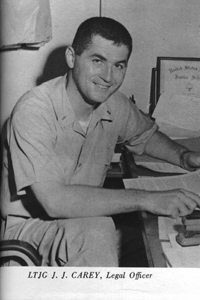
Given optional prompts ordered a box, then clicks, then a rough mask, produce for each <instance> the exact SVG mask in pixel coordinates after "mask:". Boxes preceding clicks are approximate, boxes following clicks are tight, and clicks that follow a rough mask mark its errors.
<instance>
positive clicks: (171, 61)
mask: <svg viewBox="0 0 200 300" xmlns="http://www.w3.org/2000/svg"><path fill="white" fill-rule="evenodd" d="M156 83H157V84H156V85H157V87H156V89H157V92H156V100H155V102H156V103H155V104H156V105H155V109H154V111H153V114H152V116H153V118H155V119H156V122H157V124H158V125H159V127H160V130H161V131H163V132H164V133H166V134H167V135H169V136H170V137H171V138H172V137H174V138H189V137H199V136H200V117H199V116H200V58H183V57H175V58H174V57H158V58H157V79H156Z"/></svg>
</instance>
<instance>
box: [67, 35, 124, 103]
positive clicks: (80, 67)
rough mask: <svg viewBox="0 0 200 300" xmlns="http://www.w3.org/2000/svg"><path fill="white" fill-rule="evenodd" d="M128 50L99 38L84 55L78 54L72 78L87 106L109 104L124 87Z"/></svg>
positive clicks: (94, 39) (95, 37)
mask: <svg viewBox="0 0 200 300" xmlns="http://www.w3.org/2000/svg"><path fill="white" fill-rule="evenodd" d="M128 54H129V51H128V47H127V46H125V45H121V46H116V45H114V44H113V42H112V41H109V40H106V39H104V38H103V37H101V36H99V35H96V36H94V37H93V39H92V42H91V44H90V45H89V47H88V48H87V49H85V50H84V52H83V53H82V54H81V55H80V56H78V55H75V62H74V67H73V69H72V78H73V80H74V83H75V86H76V89H77V91H78V93H79V95H81V97H82V98H83V99H84V101H86V102H87V103H89V104H91V105H95V104H97V103H102V102H104V101H106V100H107V99H108V98H109V97H110V96H111V95H112V94H113V93H114V92H115V91H116V90H118V89H119V87H120V86H121V84H122V82H123V80H124V77H125V74H126V69H127V64H128Z"/></svg>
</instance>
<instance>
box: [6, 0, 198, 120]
mask: <svg viewBox="0 0 200 300" xmlns="http://www.w3.org/2000/svg"><path fill="white" fill-rule="evenodd" d="M99 1H100V0H50V5H51V14H52V26H53V39H52V40H51V41H50V42H49V43H47V44H46V45H45V46H44V47H41V48H40V49H39V50H38V51H27V50H17V51H5V52H2V53H1V64H2V66H1V68H2V70H3V71H2V76H1V77H2V78H1V125H2V124H3V123H4V122H5V120H6V119H7V117H8V116H9V114H10V112H11V110H12V108H13V106H14V104H15V103H16V101H17V100H18V98H19V97H20V96H21V95H22V94H23V93H24V92H26V91H27V90H29V89H30V88H32V87H33V86H35V85H36V84H38V83H41V82H42V81H44V80H47V79H50V78H53V77H55V76H57V75H62V74H64V73H65V72H66V68H67V66H66V64H65V61H64V50H65V47H66V45H67V44H69V43H71V40H72V38H73V35H74V33H75V30H76V28H77V26H78V25H79V23H80V22H81V21H83V20H84V19H86V18H88V17H91V16H94V15H99ZM102 15H105V16H109V17H113V18H115V19H117V20H119V21H121V22H122V23H123V24H124V25H125V26H126V27H127V28H128V29H129V30H130V32H131V34H132V36H133V46H134V51H133V55H132V57H131V60H130V63H129V69H128V73H127V77H126V80H125V82H124V84H123V85H122V87H121V90H122V91H123V92H124V93H125V94H126V95H127V96H131V95H132V94H134V95H135V98H136V101H137V104H138V106H139V107H140V108H142V109H143V110H148V103H149V93H150V77H151V69H152V67H155V65H156V57H157V56H191V57H199V54H200V47H199V45H200V1H199V0H190V1H188V0H168V1H166V0H102Z"/></svg>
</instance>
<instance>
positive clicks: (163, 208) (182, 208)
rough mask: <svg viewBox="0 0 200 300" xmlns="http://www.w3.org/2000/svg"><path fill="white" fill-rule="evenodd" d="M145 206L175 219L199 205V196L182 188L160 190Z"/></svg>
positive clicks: (151, 210)
mask: <svg viewBox="0 0 200 300" xmlns="http://www.w3.org/2000/svg"><path fill="white" fill-rule="evenodd" d="M150 197H151V196H150ZM147 206H148V207H147V209H148V211H150V212H152V213H154V214H158V215H166V216H169V217H171V218H173V219H176V218H177V217H182V216H186V215H188V214H191V213H192V212H193V210H194V209H195V208H196V207H200V197H199V196H198V195H197V194H194V193H192V192H190V191H186V190H183V189H175V190H170V191H161V192H157V193H156V194H153V195H152V197H151V198H150V201H149V203H148V204H147Z"/></svg>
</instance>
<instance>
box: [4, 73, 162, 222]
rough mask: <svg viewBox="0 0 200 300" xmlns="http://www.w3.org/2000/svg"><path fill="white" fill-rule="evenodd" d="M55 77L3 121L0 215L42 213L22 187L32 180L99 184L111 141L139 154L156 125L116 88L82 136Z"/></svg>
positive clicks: (62, 81)
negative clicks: (5, 126)
mask: <svg viewBox="0 0 200 300" xmlns="http://www.w3.org/2000/svg"><path fill="white" fill-rule="evenodd" d="M66 80H67V77H66V76H63V77H58V78H56V79H53V80H51V81H48V82H46V83H44V84H42V85H40V86H38V87H35V88H34V89H32V90H31V91H29V92H27V93H26V94H25V95H23V97H22V98H21V99H20V100H19V101H18V103H17V104H16V106H15V108H14V110H13V113H12V115H11V117H10V120H9V122H8V134H7V144H8V147H7V150H6V151H5V152H4V175H3V185H2V187H3V188H2V200H3V203H4V204H3V206H2V212H3V215H4V216H5V215H7V214H10V215H18V216H32V217H39V216H40V215H41V214H43V213H44V211H42V208H41V207H40V205H39V204H38V203H37V201H36V199H34V197H33V195H31V194H28V193H27V192H26V187H28V186H30V185H32V184H33V183H35V182H44V181H54V182H55V181H58V182H61V183H64V184H66V185H69V184H70V185H72V184H82V185H90V186H100V187H101V186H102V185H103V182H104V179H105V176H106V172H107V169H108V167H109V165H110V162H111V159H112V157H113V154H114V149H115V146H116V144H117V143H125V144H126V146H127V147H128V149H129V150H130V151H131V152H133V153H135V154H142V153H143V151H144V148H145V144H146V142H147V141H148V139H149V138H150V137H151V136H152V134H153V133H154V131H155V130H156V129H157V125H156V124H155V123H154V122H153V121H152V120H150V119H149V118H148V117H147V116H145V115H144V114H142V113H141V112H140V111H139V110H138V109H137V107H136V106H135V105H134V104H133V103H132V102H131V101H130V100H129V99H127V98H126V97H125V95H123V94H122V93H120V92H117V93H115V94H114V95H112V96H111V97H110V98H109V99H108V100H107V101H106V102H104V103H102V104H101V105H100V106H99V107H98V108H97V109H95V110H94V111H93V114H92V119H91V121H90V124H89V128H88V131H87V134H86V135H85V133H84V131H83V129H82V127H81V126H80V123H79V121H78V120H77V118H76V116H75V114H74V111H73V109H72V106H71V104H70V101H69V99H68V97H67V92H66V88H65V87H66Z"/></svg>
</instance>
